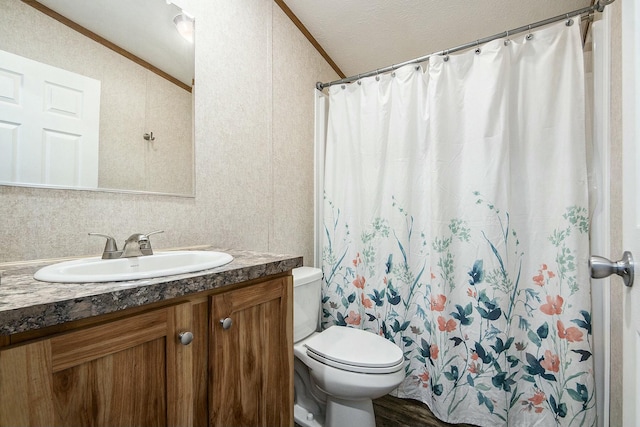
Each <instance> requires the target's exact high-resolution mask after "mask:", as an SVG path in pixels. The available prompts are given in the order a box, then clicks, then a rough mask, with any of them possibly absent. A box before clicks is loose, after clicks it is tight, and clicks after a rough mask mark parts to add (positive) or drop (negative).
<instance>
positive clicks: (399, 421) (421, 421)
mask: <svg viewBox="0 0 640 427" xmlns="http://www.w3.org/2000/svg"><path fill="white" fill-rule="evenodd" d="M373 410H374V412H375V414H376V427H417V426H420V427H447V426H461V427H473V426H472V425H470V424H449V423H445V422H443V421H440V420H439V419H437V418H436V417H435V416H434V415H433V414H432V413H431V411H430V410H429V408H428V407H427V405H425V404H424V403H422V402H419V401H417V400H413V399H399V398H397V397H393V396H389V395H387V396H383V397H381V398H379V399H375V400H374V401H373Z"/></svg>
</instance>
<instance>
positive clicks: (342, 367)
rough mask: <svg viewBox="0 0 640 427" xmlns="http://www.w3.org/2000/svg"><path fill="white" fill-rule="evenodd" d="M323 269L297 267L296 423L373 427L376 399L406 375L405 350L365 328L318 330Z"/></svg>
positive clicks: (295, 303) (332, 426) (295, 300)
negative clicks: (374, 402) (373, 401)
mask: <svg viewBox="0 0 640 427" xmlns="http://www.w3.org/2000/svg"><path fill="white" fill-rule="evenodd" d="M321 285H322V271H321V270H319V269H317V268H312V267H300V268H296V269H294V270H293V299H294V308H293V325H294V326H293V331H294V332H293V335H294V336H293V340H294V346H293V352H294V355H295V364H294V366H295V376H294V390H295V405H294V418H295V422H296V424H298V425H300V426H303V427H322V426H324V427H338V426H345V425H349V426H351V427H374V426H375V418H374V414H373V403H372V400H373V399H376V398H378V397H381V396H384V395H385V394H387V393H389V392H390V391H391V390H393V389H395V388H396V387H397V386H398V385H399V384H400V383H401V382H402V380H403V379H404V367H403V354H402V350H401V349H400V348H399V347H398V346H397V345H395V344H394V343H393V342H391V341H389V340H387V339H385V338H383V337H381V336H379V335H376V334H374V333H371V332H367V331H364V330H361V329H355V328H351V327H347V326H331V327H329V328H328V329H326V330H324V331H322V332H320V331H319V329H320V328H319V319H320V309H321V296H320V293H321Z"/></svg>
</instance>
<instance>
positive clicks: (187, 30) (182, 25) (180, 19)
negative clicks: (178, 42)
mask: <svg viewBox="0 0 640 427" xmlns="http://www.w3.org/2000/svg"><path fill="white" fill-rule="evenodd" d="M173 23H174V24H176V29H177V30H178V33H180V35H181V36H182V37H183V38H184V39H185V40H186V41H188V42H189V43H193V26H194V19H193V17H192V16H191V15H189V14H188V13H186V12H185V11H182V13H181V14H179V15H176V16H175V18H173Z"/></svg>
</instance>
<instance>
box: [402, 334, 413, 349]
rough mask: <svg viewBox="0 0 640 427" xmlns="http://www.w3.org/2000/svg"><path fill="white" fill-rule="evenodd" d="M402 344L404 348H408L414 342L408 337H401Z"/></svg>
mask: <svg viewBox="0 0 640 427" xmlns="http://www.w3.org/2000/svg"><path fill="white" fill-rule="evenodd" d="M402 342H403V343H404V345H405V347H410V346H412V345H413V344H415V341H414V340H413V338H411V337H408V336H406V335H403V336H402Z"/></svg>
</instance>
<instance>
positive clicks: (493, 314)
mask: <svg viewBox="0 0 640 427" xmlns="http://www.w3.org/2000/svg"><path fill="white" fill-rule="evenodd" d="M478 301H479V302H481V303H482V304H483V305H484V306H485V308H482V307H480V305H478V306H477V307H476V310H477V311H478V313H480V316H481V317H482V318H483V319H488V320H498V319H499V318H500V316H501V315H502V310H501V309H500V307H498V303H497V302H496V300H495V299H492V300H490V299H489V297H487V293H486V292H485V291H481V292H480V294H479V295H478Z"/></svg>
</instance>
